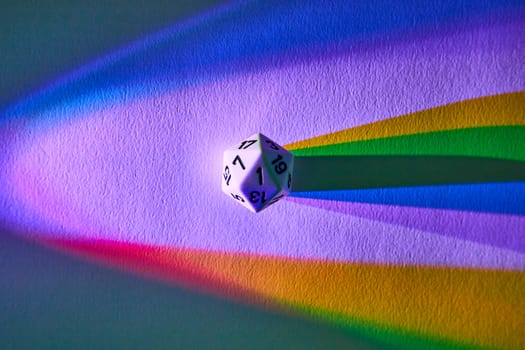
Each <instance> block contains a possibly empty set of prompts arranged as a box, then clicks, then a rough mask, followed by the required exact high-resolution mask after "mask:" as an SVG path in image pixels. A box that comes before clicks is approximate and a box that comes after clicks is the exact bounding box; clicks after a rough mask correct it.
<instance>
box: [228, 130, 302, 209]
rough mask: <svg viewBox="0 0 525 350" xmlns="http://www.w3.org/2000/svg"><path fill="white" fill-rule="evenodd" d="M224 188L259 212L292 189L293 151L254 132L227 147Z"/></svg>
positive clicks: (245, 204) (229, 194)
mask: <svg viewBox="0 0 525 350" xmlns="http://www.w3.org/2000/svg"><path fill="white" fill-rule="evenodd" d="M223 162H224V163H223V180H222V191H223V192H224V193H226V194H227V195H228V196H230V197H231V198H232V199H234V200H236V201H238V202H239V203H240V204H242V205H243V206H245V207H246V208H248V209H250V210H251V211H253V212H259V211H261V210H262V209H264V208H267V207H268V206H270V205H272V204H273V203H275V202H277V201H278V200H279V199H281V198H282V197H284V196H286V195H287V194H289V193H290V191H291V188H292V177H293V155H292V154H291V153H290V152H288V151H287V150H286V149H284V148H283V147H281V146H280V145H278V144H276V143H275V142H274V141H272V140H271V139H269V138H268V137H266V136H264V135H263V134H254V135H252V136H251V137H249V138H247V139H245V140H243V141H241V142H239V143H238V144H237V145H235V146H233V147H231V148H229V149H227V150H226V151H225V152H224V158H223Z"/></svg>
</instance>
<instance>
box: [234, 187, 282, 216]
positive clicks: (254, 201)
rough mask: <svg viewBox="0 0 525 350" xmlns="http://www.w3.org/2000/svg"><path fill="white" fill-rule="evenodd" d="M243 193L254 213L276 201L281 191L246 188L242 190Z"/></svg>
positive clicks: (273, 188)
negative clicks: (275, 198)
mask: <svg viewBox="0 0 525 350" xmlns="http://www.w3.org/2000/svg"><path fill="white" fill-rule="evenodd" d="M241 192H242V194H243V197H244V198H246V202H247V204H248V205H249V206H250V207H251V208H252V209H253V211H255V212H259V211H261V210H262V209H264V208H265V207H266V206H267V205H268V203H270V202H271V201H272V200H273V199H274V197H275V196H276V195H277V194H278V193H279V190H278V189H277V188H275V187H261V188H253V187H244V188H242V189H241Z"/></svg>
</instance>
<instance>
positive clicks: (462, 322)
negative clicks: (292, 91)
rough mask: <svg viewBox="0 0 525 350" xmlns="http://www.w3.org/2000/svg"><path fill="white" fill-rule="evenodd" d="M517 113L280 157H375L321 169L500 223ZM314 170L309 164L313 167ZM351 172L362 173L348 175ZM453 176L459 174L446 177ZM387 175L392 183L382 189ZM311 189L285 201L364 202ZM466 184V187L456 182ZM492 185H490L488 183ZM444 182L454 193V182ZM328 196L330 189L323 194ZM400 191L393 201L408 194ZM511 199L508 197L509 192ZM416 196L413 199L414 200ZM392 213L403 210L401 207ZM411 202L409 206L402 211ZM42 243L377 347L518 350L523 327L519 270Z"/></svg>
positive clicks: (330, 141) (514, 106)
mask: <svg viewBox="0 0 525 350" xmlns="http://www.w3.org/2000/svg"><path fill="white" fill-rule="evenodd" d="M524 104H525V93H523V92H520V93H512V94H505V95H499V96H492V97H485V98H480V99H475V100H470V101H465V102H460V103H456V104H452V105H447V106H442V107H439V108H434V109H431V110H427V111H423V112H418V113H414V114H411V115H407V116H402V117H398V118H393V119H389V120H384V121H380V122H377V123H373V124H369V125H365V126H361V127H357V128H353V129H349V130H345V131H342V132H338V133H334V134H330V135H325V136H321V137H317V138H313V139H309V140H305V141H301V142H297V143H294V144H291V145H288V148H289V149H291V150H293V152H294V153H295V154H296V155H298V156H300V157H299V158H298V159H300V161H299V163H298V164H302V165H300V166H303V167H307V166H309V165H311V164H312V163H309V162H308V157H313V156H315V157H324V156H327V155H328V156H334V155H337V156H338V157H339V156H348V155H359V156H363V155H367V156H376V155H377V156H378V157H379V158H378V159H377V160H378V161H379V162H376V159H372V158H366V159H358V158H356V157H349V158H341V159H339V160H337V159H336V160H334V159H333V158H328V166H329V168H330V167H331V169H332V170H333V169H334V164H335V165H341V164H343V163H342V162H341V160H342V161H344V162H347V161H348V162H356V161H357V162H359V161H361V163H360V164H359V165H360V166H371V165H374V162H375V163H377V164H380V165H381V164H382V163H383V162H386V163H387V167H390V168H391V169H387V170H384V168H382V169H383V171H380V173H381V177H376V178H374V181H375V182H369V183H365V182H364V180H360V179H359V178H354V180H356V181H357V185H355V186H354V187H358V188H360V187H367V186H371V187H377V186H405V187H406V188H408V187H407V186H410V185H416V184H417V185H419V187H418V191H430V192H429V196H434V195H436V194H439V191H443V192H446V193H449V192H453V191H458V192H459V193H460V195H458V196H463V195H466V196H470V197H468V200H465V201H463V202H464V203H463V204H462V206H461V209H469V210H479V212H476V213H475V214H479V215H483V213H481V211H489V212H491V211H492V212H493V213H492V214H491V215H499V216H501V217H503V218H504V219H508V220H512V218H518V219H522V218H521V216H520V215H519V214H523V212H522V211H520V210H523V209H519V202H520V201H522V198H524V197H523V193H524V191H523V188H524V187H523V185H524V184H523V180H524V179H525V178H524V174H525V172H524V170H523V169H524V168H523V164H524V163H523V162H522V161H523V160H524V159H525V148H524V140H525V126H524V124H525V114H524V113H525V112H524V108H523V106H524ZM386 155H388V156H390V155H392V156H394V155H395V157H394V158H393V160H395V161H401V162H405V164H404V165H403V166H407V167H408V168H409V171H408V174H410V173H414V172H415V173H416V174H417V176H413V177H408V180H406V179H404V178H402V177H400V176H399V175H396V174H395V173H392V171H393V170H396V171H397V170H399V169H400V168H395V169H394V168H393V167H394V166H393V165H392V164H391V163H392V162H391V161H390V160H389V159H388V158H387V157H385V156H386ZM400 156H403V157H405V156H410V157H414V159H410V158H408V157H405V158H403V157H400ZM456 159H457V160H458V161H456ZM323 161H324V160H323V159H319V158H316V159H314V163H313V164H318V163H316V162H323ZM338 161H339V162H338ZM433 161H435V162H437V164H439V166H440V167H446V166H449V167H450V166H453V167H454V168H453V169H445V170H446V171H442V173H441V174H440V175H439V174H438V175H434V174H433V173H432V172H439V171H440V169H439V168H436V167H433V164H432V162H433ZM334 162H335V163H334ZM377 164H376V165H375V166H378V165H377ZM424 166H426V167H429V169H430V170H431V171H430V173H428V174H425V172H424V170H421V169H419V167H424ZM343 167H344V165H343ZM470 168H473V169H470ZM298 170H299V171H300V167H299V169H298ZM357 172H358V173H361V174H363V173H365V174H366V173H372V172H373V171H371V170H366V169H359V171H357ZM455 173H460V174H459V175H458V176H455V175H454V174H455ZM478 173H480V174H478ZM423 175H424V176H423ZM396 176H397V177H398V178H397V179H395V180H394V181H393V182H388V180H382V178H383V177H388V178H389V179H390V177H396ZM404 176H408V175H404ZM296 179H297V177H296ZM311 180H312V179H310V180H308V179H307V180H306V181H303V182H302V183H301V180H297V182H298V184H296V185H297V186H299V188H300V187H301V186H303V188H308V189H310V190H311V189H312V188H315V186H318V188H321V189H323V191H320V192H317V194H316V192H297V193H295V194H294V196H295V198H291V200H292V201H299V202H303V201H306V200H310V199H304V197H314V198H322V199H321V200H316V201H317V202H315V203H314V202H308V203H307V204H310V205H316V206H319V207H321V208H328V209H331V207H330V205H328V206H327V205H325V204H326V203H331V202H333V201H334V200H335V201H337V200H344V201H351V200H355V198H358V199H359V198H361V199H362V200H366V198H372V199H373V198H374V197H373V196H371V195H370V193H365V194H366V196H370V197H366V196H365V195H363V196H361V197H359V196H351V195H349V194H351V192H350V191H346V190H342V192H343V193H342V194H337V192H341V187H344V186H348V184H349V183H348V182H345V181H346V180H344V181H342V180H340V179H338V178H333V179H331V181H332V182H331V183H330V182H326V181H325V182H321V184H320V185H316V182H315V181H311ZM314 180H315V179H314ZM359 181H361V182H359ZM471 181H472V182H477V184H466V183H468V182H471ZM492 181H497V182H496V183H495V184H492V183H491V182H492ZM455 182H457V183H463V184H462V185H455V184H453V183H455ZM447 183H448V184H447ZM423 185H427V186H423ZM430 185H432V186H434V187H432V186H430ZM468 186H471V187H470V189H469V187H468ZM483 187H486V188H485V189H483ZM328 188H329V189H337V191H327V189H328ZM433 188H434V189H435V190H436V191H438V192H435V191H433V190H432V189H433ZM354 191H365V190H363V189H357V190H354ZM403 191H405V192H402V191H401V192H400V196H402V195H405V194H406V193H409V192H407V190H403ZM493 191H504V196H503V197H502V198H503V199H504V200H505V201H506V203H498V202H497V200H499V199H500V198H499V197H498V198H496V199H497V200H495V201H494V202H493V203H490V204H493V206H492V207H491V206H488V205H486V204H484V206H482V207H476V204H472V206H470V207H469V206H467V205H466V204H467V202H468V201H470V200H473V201H477V198H476V196H483V195H485V196H488V194H487V193H489V194H490V193H492V192H493ZM512 192H515V193H517V195H515V196H513V195H511V194H512ZM334 193H335V194H334ZM395 195H397V193H394V192H393V194H392V195H390V198H391V201H390V202H388V204H396V203H397V201H398V198H397V197H396V196H395ZM418 195H425V194H424V192H419V194H418ZM458 196H455V197H452V199H453V198H456V199H457V198H458ZM506 196H508V197H506ZM300 197H303V198H300ZM415 197H417V196H415ZM415 197H414V198H415ZM383 198H389V196H384V197H383ZM325 199H326V200H325ZM440 199H441V200H444V201H445V203H444V204H442V205H441V207H451V208H457V207H455V206H454V205H453V203H449V202H446V200H448V199H449V198H448V197H447V196H442V197H440ZM424 200H426V202H425V201H423V202H422V203H419V204H422V205H428V206H431V204H432V203H433V202H431V201H429V200H428V198H424ZM482 200H484V199H482ZM325 202H326V203H325ZM385 202H386V200H385ZM512 202H518V203H512ZM343 203H348V202H343ZM400 204H401V205H406V203H405V202H401V203H400ZM413 204H416V205H417V204H418V203H410V205H413ZM478 204H479V203H478ZM504 204H505V205H504ZM392 207H395V206H392ZM410 209H411V210H416V209H417V208H414V207H411V208H410ZM451 212H454V211H451ZM502 212H503V213H506V214H501V213H502ZM461 213H468V212H461ZM498 213H499V214H498ZM508 213H514V215H509V214H508ZM390 214H392V213H390ZM378 215H386V216H387V218H386V219H385V218H381V217H378V219H383V220H393V219H392V217H390V218H388V215H389V214H388V213H386V214H385V213H384V212H383V213H381V214H378ZM524 226H525V225H523V221H522V220H520V221H518V226H516V230H517V231H518V232H516V235H517V236H520V235H523V233H524V232H525V227H524ZM48 243H51V244H52V246H54V247H55V248H56V247H61V248H64V249H65V250H67V251H69V252H74V253H75V254H80V255H86V256H88V257H90V258H91V259H93V258H94V259H96V260H99V261H101V262H104V263H110V264H113V265H117V266H120V267H121V268H124V269H128V270H132V271H134V272H138V273H141V274H146V275H149V276H152V277H155V278H159V279H162V280H167V281H171V282H176V283H179V284H184V285H187V286H189V287H191V288H197V289H201V290H204V291H206V292H210V291H211V292H215V293H219V294H221V295H223V296H229V297H232V298H235V299H236V300H242V301H245V302H249V303H255V304H258V305H264V306H265V307H275V306H281V307H285V308H286V309H291V310H295V311H299V312H301V313H306V314H308V315H310V316H312V317H315V318H317V319H321V320H324V321H327V322H331V323H333V324H334V325H337V326H338V327H341V328H343V329H346V330H348V331H349V332H350V333H352V334H356V333H358V334H360V335H361V336H364V337H367V338H369V339H370V340H371V341H372V342H375V343H377V344H379V345H385V346H398V347H400V348H417V349H419V348H438V349H442V348H463V347H472V346H483V347H485V346H495V347H502V348H523V347H524V346H525V340H524V339H523V337H521V336H519V334H521V332H522V330H523V325H525V314H524V313H523V310H525V293H523V291H524V290H525V273H524V272H522V271H508V270H507V271H505V270H484V269H472V268H459V267H431V266H386V265H378V264H367V263H345V262H333V261H323V260H308V259H303V260H301V259H290V258H282V257H268V256H257V255H249V254H242V253H226V252H211V251H203V250H194V249H180V248H160V247H151V246H145V245H137V244H128V243H117V242H108V241H88V242H81V241H60V240H54V241H48Z"/></svg>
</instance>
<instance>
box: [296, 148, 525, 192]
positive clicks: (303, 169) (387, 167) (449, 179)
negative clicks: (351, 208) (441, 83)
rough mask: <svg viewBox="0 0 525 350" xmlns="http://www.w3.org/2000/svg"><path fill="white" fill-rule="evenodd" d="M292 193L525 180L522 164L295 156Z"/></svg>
mask: <svg viewBox="0 0 525 350" xmlns="http://www.w3.org/2000/svg"><path fill="white" fill-rule="evenodd" d="M294 162H295V164H294V183H293V191H294V192H309V191H333V190H350V189H366V188H384V187H408V186H426V185H450V184H474V183H488V182H513V181H523V180H525V162H520V161H513V160H503V159H494V158H479V157H462V156H311V157H296V158H295V161H294Z"/></svg>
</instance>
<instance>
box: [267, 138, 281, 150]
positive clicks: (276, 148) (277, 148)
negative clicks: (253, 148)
mask: <svg viewBox="0 0 525 350" xmlns="http://www.w3.org/2000/svg"><path fill="white" fill-rule="evenodd" d="M266 143H269V144H270V148H271V149H274V150H276V151H278V150H279V146H277V145H276V144H275V143H274V142H273V141H271V140H266Z"/></svg>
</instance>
